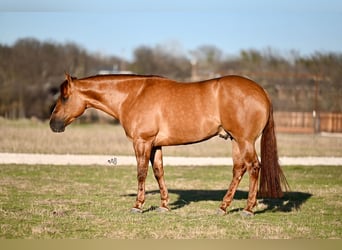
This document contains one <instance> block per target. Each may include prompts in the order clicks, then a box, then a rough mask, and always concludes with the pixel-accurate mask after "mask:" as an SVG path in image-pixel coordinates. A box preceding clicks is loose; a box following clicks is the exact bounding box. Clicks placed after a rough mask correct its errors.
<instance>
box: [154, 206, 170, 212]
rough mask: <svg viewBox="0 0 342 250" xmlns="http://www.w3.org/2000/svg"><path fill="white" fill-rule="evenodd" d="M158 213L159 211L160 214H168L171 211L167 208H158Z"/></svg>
mask: <svg viewBox="0 0 342 250" xmlns="http://www.w3.org/2000/svg"><path fill="white" fill-rule="evenodd" d="M156 211H157V212H158V213H166V212H170V209H169V208H167V207H158V208H157V209H156Z"/></svg>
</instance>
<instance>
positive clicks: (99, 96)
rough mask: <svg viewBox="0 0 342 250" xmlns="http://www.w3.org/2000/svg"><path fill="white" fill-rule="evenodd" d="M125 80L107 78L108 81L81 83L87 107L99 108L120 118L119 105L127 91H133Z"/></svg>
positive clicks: (124, 98) (125, 97)
mask: <svg viewBox="0 0 342 250" xmlns="http://www.w3.org/2000/svg"><path fill="white" fill-rule="evenodd" d="M127 82H128V81H123V80H119V81H115V80H113V79H109V80H108V81H101V82H93V81H87V82H84V83H82V85H83V88H82V89H81V92H82V94H83V95H84V96H85V97H86V102H87V107H91V108H95V109H99V110H101V111H103V112H105V113H107V114H109V115H110V116H112V117H114V118H116V119H118V120H120V114H121V110H120V107H121V106H122V103H124V102H125V101H126V100H127V98H128V96H129V92H130V93H132V92H134V90H133V89H132V87H133V86H131V85H129V86H128V84H127ZM136 86H138V85H136Z"/></svg>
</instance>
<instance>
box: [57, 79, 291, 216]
mask: <svg viewBox="0 0 342 250" xmlns="http://www.w3.org/2000/svg"><path fill="white" fill-rule="evenodd" d="M87 108H95V109H99V110H102V111H104V112H105V113H107V114H109V115H110V116H112V117H114V118H115V119H117V120H118V121H119V122H120V124H121V125H122V127H123V129H124V131H125V133H126V136H127V137H128V138H129V139H130V140H131V141H132V142H133V147H134V152H135V157H136V161H137V181H138V191H137V196H136V200H135V204H134V206H133V208H132V209H131V211H132V212H138V213H140V212H142V211H143V205H144V202H145V180H146V176H147V172H148V166H149V162H151V165H152V169H153V172H154V176H155V178H156V180H157V182H158V185H159V190H160V198H161V205H160V207H159V208H158V211H162V212H163V211H170V208H169V195H168V190H167V187H166V185H165V181H164V169H163V156H162V147H164V146H172V145H184V144H192V143H198V142H202V141H205V140H208V139H210V138H212V137H214V136H220V137H222V138H224V139H228V138H230V139H231V141H232V159H233V177H232V180H231V183H230V185H229V186H228V190H227V193H226V194H225V196H224V197H223V201H222V203H221V204H220V206H219V213H222V214H223V215H224V214H226V213H227V208H228V206H229V205H230V204H231V202H232V200H233V197H234V194H235V191H236V190H237V187H238V185H239V183H240V181H241V178H242V177H243V175H244V174H245V172H246V171H247V172H248V174H249V192H248V198H247V205H246V207H245V208H244V209H243V212H242V213H243V214H245V215H247V216H249V215H253V210H252V209H253V208H254V207H255V206H256V204H257V198H259V197H260V198H266V197H267V198H280V197H282V196H283V188H284V187H285V188H286V189H287V186H288V184H287V181H286V178H285V176H284V174H283V171H282V169H281V167H280V165H279V162H278V153H277V142H276V136H275V130H274V119H273V108H272V103H271V100H270V97H269V95H268V94H267V93H266V91H265V90H264V89H263V88H262V87H261V86H259V85H258V84H257V83H256V82H254V81H252V80H250V79H248V78H245V77H242V76H237V75H229V76H223V77H219V78H215V79H209V80H205V81H200V82H189V83H185V82H177V81H174V80H171V79H168V78H164V77H161V76H154V75H149V76H145V75H119V74H118V75H96V76H90V77H86V78H82V79H77V78H76V77H72V76H71V75H69V74H66V78H65V80H64V82H63V83H62V84H61V86H60V95H59V97H58V100H57V102H56V106H55V108H54V110H53V112H52V114H51V117H50V127H51V129H52V131H53V132H63V131H64V130H65V127H66V126H67V125H69V124H70V123H71V122H73V121H74V120H75V119H76V118H77V117H79V116H81V115H82V114H83V112H84V111H85V110H86V109H87ZM260 135H261V142H260V144H261V146H260V148H261V160H260V161H259V158H258V156H257V153H256V150H255V141H256V140H257V138H258V137H259V136H260ZM259 173H260V180H259ZM258 181H259V182H260V183H259V190H258Z"/></svg>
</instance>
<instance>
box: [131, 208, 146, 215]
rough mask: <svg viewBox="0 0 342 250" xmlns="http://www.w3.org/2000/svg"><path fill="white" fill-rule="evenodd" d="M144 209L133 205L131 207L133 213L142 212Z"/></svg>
mask: <svg viewBox="0 0 342 250" xmlns="http://www.w3.org/2000/svg"><path fill="white" fill-rule="evenodd" d="M142 212H143V211H142V209H140V208H136V207H132V208H131V213H132V214H141V213H142Z"/></svg>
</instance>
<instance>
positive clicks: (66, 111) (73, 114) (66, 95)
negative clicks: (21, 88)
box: [50, 74, 86, 132]
mask: <svg viewBox="0 0 342 250" xmlns="http://www.w3.org/2000/svg"><path fill="white" fill-rule="evenodd" d="M75 79H76V78H73V77H71V76H70V75H68V74H66V80H65V81H64V82H63V83H62V85H61V87H60V95H59V97H58V100H57V103H56V106H55V108H54V110H53V112H52V114H51V117H50V128H51V129H52V131H53V132H63V131H64V130H65V127H66V126H67V125H69V124H70V123H71V122H72V121H73V120H75V119H76V118H77V117H79V116H80V115H82V114H83V112H84V110H85V109H86V103H85V101H84V99H83V97H82V95H81V94H80V93H79V92H78V90H77V89H76V87H75V84H74V81H75Z"/></svg>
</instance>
